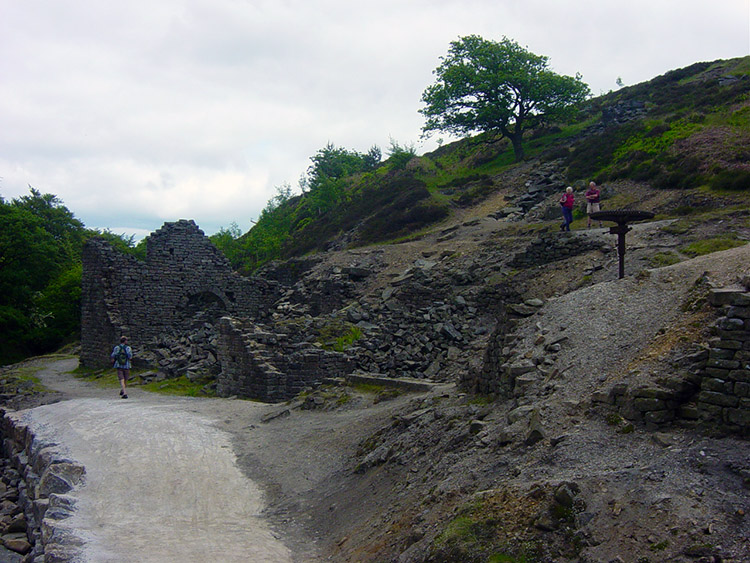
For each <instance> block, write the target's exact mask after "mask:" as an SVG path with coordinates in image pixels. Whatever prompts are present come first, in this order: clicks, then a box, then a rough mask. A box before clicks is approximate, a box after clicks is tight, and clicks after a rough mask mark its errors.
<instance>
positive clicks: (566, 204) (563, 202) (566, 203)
mask: <svg viewBox="0 0 750 563" xmlns="http://www.w3.org/2000/svg"><path fill="white" fill-rule="evenodd" d="M574 202H575V196H573V188H571V187H570V186H568V187H567V188H565V193H564V194H563V195H562V197H561V198H560V207H562V214H563V224H562V225H560V230H561V231H569V230H570V224H571V223H572V222H573V205H574Z"/></svg>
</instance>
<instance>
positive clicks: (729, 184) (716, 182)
mask: <svg viewBox="0 0 750 563" xmlns="http://www.w3.org/2000/svg"><path fill="white" fill-rule="evenodd" d="M710 185H711V188H712V189H714V190H731V191H744V190H748V189H750V171H749V170H723V171H721V172H719V173H718V174H716V175H715V176H714V177H713V178H712V179H711V184H710Z"/></svg>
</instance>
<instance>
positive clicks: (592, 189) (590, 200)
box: [586, 182, 602, 229]
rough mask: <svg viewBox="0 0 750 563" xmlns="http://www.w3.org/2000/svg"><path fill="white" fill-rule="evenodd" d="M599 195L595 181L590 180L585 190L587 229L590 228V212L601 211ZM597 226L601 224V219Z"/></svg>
mask: <svg viewBox="0 0 750 563" xmlns="http://www.w3.org/2000/svg"><path fill="white" fill-rule="evenodd" d="M601 195H602V194H601V191H600V190H599V188H597V187H596V182H591V183H590V184H589V189H588V190H586V215H588V217H589V224H588V228H589V229H590V228H591V214H592V213H596V212H597V211H601V206H600V205H599V202H600V201H601ZM599 226H600V227H601V226H602V222H601V221H599Z"/></svg>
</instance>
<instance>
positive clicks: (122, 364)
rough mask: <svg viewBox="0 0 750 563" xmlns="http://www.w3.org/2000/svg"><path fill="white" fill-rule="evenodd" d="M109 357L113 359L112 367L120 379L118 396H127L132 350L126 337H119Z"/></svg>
mask: <svg viewBox="0 0 750 563" xmlns="http://www.w3.org/2000/svg"><path fill="white" fill-rule="evenodd" d="M110 357H111V358H112V359H113V360H114V361H115V364H114V368H115V369H116V370H117V379H119V380H120V397H122V398H123V399H127V398H128V390H127V383H128V378H129V377H130V360H131V358H132V357H133V350H132V349H131V348H130V346H128V337H127V336H123V337H121V338H120V343H119V344H118V345H117V346H115V347H114V349H113V350H112V354H111V355H110Z"/></svg>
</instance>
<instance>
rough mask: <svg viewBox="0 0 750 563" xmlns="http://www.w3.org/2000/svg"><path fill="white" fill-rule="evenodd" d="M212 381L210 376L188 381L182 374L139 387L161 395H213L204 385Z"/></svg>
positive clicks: (214, 394)
mask: <svg viewBox="0 0 750 563" xmlns="http://www.w3.org/2000/svg"><path fill="white" fill-rule="evenodd" d="M212 381H213V378H210V377H201V378H198V379H195V380H194V381H190V380H189V379H188V378H187V377H185V376H184V375H182V376H180V377H174V378H171V379H165V380H163V381H153V382H151V383H147V384H146V385H141V386H140V388H141V389H145V390H146V391H149V392H151V393H160V394H162V395H176V396H180V397H215V396H216V393H215V392H213V391H208V390H206V389H205V386H206V385H207V384H209V383H211V382H212Z"/></svg>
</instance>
